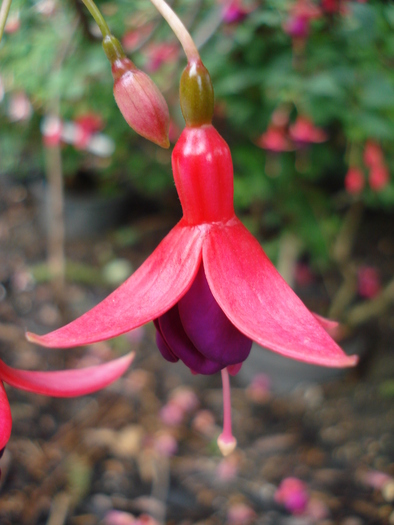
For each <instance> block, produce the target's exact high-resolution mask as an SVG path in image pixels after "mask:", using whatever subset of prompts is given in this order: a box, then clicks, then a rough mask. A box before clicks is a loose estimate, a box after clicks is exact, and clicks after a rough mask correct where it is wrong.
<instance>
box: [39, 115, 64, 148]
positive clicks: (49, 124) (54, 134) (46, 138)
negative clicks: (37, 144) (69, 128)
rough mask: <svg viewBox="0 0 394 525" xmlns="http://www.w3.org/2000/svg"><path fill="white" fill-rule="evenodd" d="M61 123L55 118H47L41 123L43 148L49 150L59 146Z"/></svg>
mask: <svg viewBox="0 0 394 525" xmlns="http://www.w3.org/2000/svg"><path fill="white" fill-rule="evenodd" d="M62 131H63V122H62V121H61V120H60V118H58V117H55V116H52V115H50V116H48V117H45V118H44V119H43V121H42V122H41V133H42V140H43V143H44V146H45V147H47V148H51V147H53V146H57V145H58V144H60V141H61V139H62Z"/></svg>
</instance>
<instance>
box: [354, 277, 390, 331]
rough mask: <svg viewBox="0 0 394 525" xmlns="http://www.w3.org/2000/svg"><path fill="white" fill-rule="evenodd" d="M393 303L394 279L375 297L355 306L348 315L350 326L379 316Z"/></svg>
mask: <svg viewBox="0 0 394 525" xmlns="http://www.w3.org/2000/svg"><path fill="white" fill-rule="evenodd" d="M392 303H394V279H392V280H391V281H390V282H389V283H388V284H387V285H386V287H385V288H384V289H383V290H382V291H381V292H380V294H379V295H378V296H376V297H375V298H374V299H371V300H370V301H366V302H364V303H363V304H360V305H357V306H354V307H353V308H352V309H351V310H350V312H349V313H348V315H347V316H346V323H347V324H348V325H350V326H358V325H360V324H362V323H364V322H365V321H367V320H368V319H370V318H371V317H378V316H379V315H380V314H382V313H383V312H384V311H385V310H386V308H387V307H388V306H390V304H392Z"/></svg>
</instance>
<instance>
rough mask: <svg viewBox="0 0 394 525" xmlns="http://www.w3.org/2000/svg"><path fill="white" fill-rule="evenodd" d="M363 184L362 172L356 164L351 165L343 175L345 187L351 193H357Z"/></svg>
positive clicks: (360, 190)
mask: <svg viewBox="0 0 394 525" xmlns="http://www.w3.org/2000/svg"><path fill="white" fill-rule="evenodd" d="M364 186H365V178H364V174H363V172H362V171H361V169H360V168H358V167H357V166H351V167H350V168H349V169H348V171H347V173H346V175H345V188H346V191H347V192H348V193H350V194H351V195H358V194H359V193H361V192H362V191H363V189H364Z"/></svg>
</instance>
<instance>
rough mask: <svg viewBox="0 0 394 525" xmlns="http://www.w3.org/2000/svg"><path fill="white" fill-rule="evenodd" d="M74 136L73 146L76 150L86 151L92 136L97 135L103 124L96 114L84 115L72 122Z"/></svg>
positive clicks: (99, 116)
mask: <svg viewBox="0 0 394 525" xmlns="http://www.w3.org/2000/svg"><path fill="white" fill-rule="evenodd" d="M74 125H75V136H74V146H75V148H76V149H82V150H83V149H86V147H87V146H88V144H89V142H90V140H91V138H92V136H93V135H94V134H95V133H98V132H99V131H100V130H101V129H102V128H103V127H104V122H103V119H102V118H101V115H99V114H98V113H93V112H90V113H84V114H82V115H79V116H78V117H77V118H76V119H75V120H74Z"/></svg>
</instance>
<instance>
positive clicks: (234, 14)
mask: <svg viewBox="0 0 394 525" xmlns="http://www.w3.org/2000/svg"><path fill="white" fill-rule="evenodd" d="M253 9H254V8H253V7H249V8H246V7H245V6H243V5H242V2H241V0H231V1H230V2H227V3H226V4H225V5H224V6H223V11H222V18H223V22H225V23H226V24H234V23H238V22H242V20H244V19H245V18H246V17H247V16H248V15H249V13H250V12H251V11H253Z"/></svg>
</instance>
